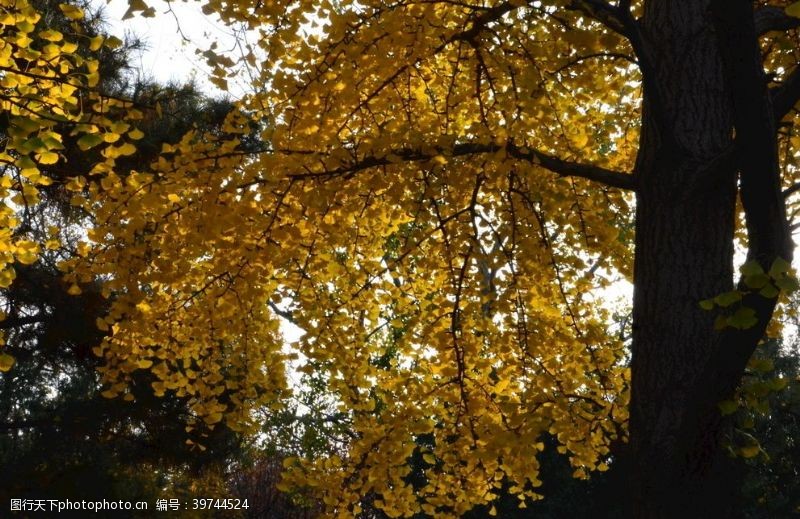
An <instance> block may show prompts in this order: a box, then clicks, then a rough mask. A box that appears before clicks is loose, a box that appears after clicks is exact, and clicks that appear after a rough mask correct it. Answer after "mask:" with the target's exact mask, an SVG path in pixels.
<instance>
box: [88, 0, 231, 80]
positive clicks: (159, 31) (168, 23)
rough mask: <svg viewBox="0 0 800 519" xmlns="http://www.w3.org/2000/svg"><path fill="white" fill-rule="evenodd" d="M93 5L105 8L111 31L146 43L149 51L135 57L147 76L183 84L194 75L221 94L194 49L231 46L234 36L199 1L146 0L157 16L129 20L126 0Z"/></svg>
mask: <svg viewBox="0 0 800 519" xmlns="http://www.w3.org/2000/svg"><path fill="white" fill-rule="evenodd" d="M93 4H94V5H96V6H99V7H102V8H103V9H104V10H105V15H106V19H107V22H108V24H109V32H110V33H111V34H113V35H114V36H117V37H118V38H120V39H122V38H123V36H124V35H125V34H131V35H136V36H138V37H139V38H141V39H143V40H144V41H145V42H146V44H147V49H146V51H145V52H143V53H141V54H140V55H138V56H135V57H134V63H133V65H134V66H136V68H137V69H139V70H140V71H141V73H142V74H143V75H144V76H145V77H147V76H150V77H152V78H154V79H156V80H158V81H159V82H163V83H166V82H169V81H175V82H178V83H182V82H185V81H187V80H188V79H189V78H191V77H193V76H194V77H195V79H196V80H197V83H198V85H199V86H201V87H202V88H203V90H206V91H207V92H210V93H214V94H217V93H221V92H220V90H218V89H217V88H216V87H214V86H213V85H212V84H211V83H209V82H208V81H207V79H206V77H207V75H208V74H207V72H206V67H205V64H204V62H203V59H202V57H198V56H197V55H196V54H195V52H194V51H195V49H196V48H198V47H200V48H202V49H206V48H208V45H209V44H210V43H211V42H212V41H219V42H220V49H224V48H225V44H226V43H227V44H229V46H232V44H233V41H234V38H233V35H232V32H231V30H230V29H228V28H226V27H225V26H224V25H222V24H221V23H214V21H213V20H212V19H211V18H210V17H208V16H206V15H205V14H203V13H202V11H201V10H200V6H201V5H202V4H201V3H200V2H196V1H188V2H184V1H182V2H166V1H164V0H147V4H148V5H150V6H151V7H153V8H154V9H155V11H156V16H155V17H154V18H143V17H142V16H140V15H139V14H137V15H135V16H133V17H131V18H128V19H127V20H122V17H123V16H124V15H125V12H126V11H127V10H128V2H127V0H107V1H106V0H94V2H93ZM187 40H188V41H187Z"/></svg>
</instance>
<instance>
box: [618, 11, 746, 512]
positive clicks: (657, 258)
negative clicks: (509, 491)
mask: <svg viewBox="0 0 800 519" xmlns="http://www.w3.org/2000/svg"><path fill="white" fill-rule="evenodd" d="M645 5H646V8H645V14H644V17H643V19H642V31H643V33H644V35H645V38H646V39H647V43H648V45H649V46H650V56H651V58H652V66H653V68H652V69H651V71H650V72H651V73H652V75H651V76H650V77H646V78H645V79H646V81H645V106H644V117H643V121H642V139H641V146H640V151H639V157H638V159H637V167H636V174H637V176H638V190H637V213H636V222H637V223H636V262H635V273H634V286H635V290H634V301H633V305H634V314H633V319H634V325H633V361H632V376H633V380H632V403H631V419H630V447H629V449H630V450H629V460H628V461H629V462H630V466H629V471H630V473H631V477H632V479H631V484H632V496H633V499H634V503H633V507H634V515H635V516H636V517H646V518H650V517H654V518H655V517H681V518H691V517H729V515H728V514H729V512H728V511H726V510H725V509H724V508H720V507H721V506H724V503H726V502H730V497H731V495H732V492H731V491H732V489H731V488H726V486H727V487H729V486H731V485H732V484H734V483H733V481H731V478H730V477H720V476H719V475H720V474H721V473H722V472H723V471H722V470H721V468H722V466H723V465H724V460H722V459H721V456H720V449H719V440H720V438H719V433H720V420H719V417H718V416H715V415H712V416H708V417H706V418H707V419H706V420H705V423H704V424H703V427H704V430H703V431H701V434H696V433H697V431H694V433H693V434H692V435H691V437H687V429H688V430H691V429H693V428H694V427H688V428H687V421H688V420H696V418H697V417H696V416H692V413H693V411H692V410H693V408H694V406H696V405H697V404H698V402H696V395H695V394H694V389H695V388H696V386H697V383H698V377H700V376H701V375H702V374H703V371H704V368H705V367H706V365H707V362H708V361H709V359H710V358H711V355H712V352H713V351H714V350H715V348H716V346H717V345H718V344H719V341H720V336H721V334H720V333H719V332H718V331H716V330H715V329H714V323H713V321H714V316H713V314H712V313H710V312H707V311H704V310H702V309H701V308H700V307H699V302H700V301H701V300H703V299H707V298H709V297H713V296H715V295H718V294H721V293H723V292H726V291H729V290H732V289H733V252H734V251H733V231H734V219H735V211H736V170H735V168H734V167H733V165H731V164H726V163H715V162H714V158H715V157H718V156H720V155H721V154H723V152H724V151H725V150H726V149H730V147H731V146H732V142H733V121H734V112H733V106H732V103H731V97H730V93H729V92H728V91H727V89H726V86H725V85H726V81H725V79H724V77H725V73H724V67H723V59H722V56H721V55H720V51H719V46H718V43H717V39H716V36H715V33H714V28H713V25H712V23H711V20H710V17H709V14H708V11H709V2H708V1H707V0H685V1H681V2H675V1H671V0H650V1H648V2H646V4H645ZM723 496H724V497H723ZM720 513H722V515H720Z"/></svg>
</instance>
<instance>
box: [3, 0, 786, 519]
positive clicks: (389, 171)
mask: <svg viewBox="0 0 800 519" xmlns="http://www.w3.org/2000/svg"><path fill="white" fill-rule="evenodd" d="M0 5H2V12H1V13H2V14H1V16H2V18H0V23H1V24H2V27H3V39H2V48H0V70H2V74H1V76H2V79H0V84H2V87H3V90H2V94H0V102H2V103H3V110H4V112H5V113H7V114H8V118H9V119H8V120H9V127H8V128H9V129H8V132H7V134H8V135H7V137H6V141H5V142H4V147H3V151H2V156H1V157H0V158H2V160H3V162H4V163H5V164H6V167H5V169H4V174H3V177H2V184H0V186H1V188H2V195H3V196H2V199H3V200H4V201H5V202H4V209H3V212H2V222H0V228H2V229H3V230H2V232H3V238H2V241H0V247H2V253H3V259H2V261H3V267H4V268H3V270H2V272H1V273H0V286H7V284H8V283H9V282H10V280H11V279H12V278H13V266H12V265H13V263H14V262H15V261H18V262H21V263H26V262H32V261H35V260H36V256H37V253H38V252H39V250H40V249H41V248H42V247H43V246H44V245H43V244H38V243H34V242H31V241H26V240H24V239H19V238H17V236H16V234H15V232H14V230H15V229H16V228H17V227H18V225H19V221H18V218H19V216H18V214H19V211H20V210H21V208H23V207H24V206H25V205H26V204H34V203H36V196H37V190H38V189H39V187H38V186H42V185H45V186H46V185H48V184H49V183H50V182H51V178H50V177H48V176H45V175H42V174H41V171H40V166H43V165H47V166H50V165H54V164H59V165H61V162H59V161H60V160H61V157H60V156H59V150H60V149H61V147H62V143H63V141H64V139H67V138H69V139H77V143H78V145H79V146H80V147H81V148H85V149H90V148H94V147H98V148H101V149H102V153H101V154H100V155H99V162H98V163H97V164H96V165H95V166H94V168H93V170H91V171H87V172H72V174H71V176H70V177H69V179H68V180H67V181H64V182H65V183H66V187H67V189H70V190H72V191H74V192H75V198H74V200H73V201H74V203H75V204H76V205H80V206H82V207H83V208H84V209H85V210H86V211H87V212H88V213H89V214H91V215H92V217H93V221H94V226H93V227H92V228H91V229H89V230H88V233H87V239H86V241H85V243H84V244H83V245H82V246H81V247H80V248H79V249H78V250H77V251H76V252H77V255H76V257H75V258H73V259H72V260H70V261H68V262H66V263H65V264H64V265H63V268H64V270H65V271H66V272H67V277H68V279H69V280H70V283H73V289H74V290H75V291H78V290H80V286H81V284H82V283H87V282H90V281H93V280H102V281H103V290H104V292H105V295H106V296H108V297H110V298H111V299H112V310H111V312H110V314H109V315H108V316H107V317H106V318H105V319H102V320H100V321H99V322H98V326H99V327H100V328H101V329H104V330H106V329H107V330H109V332H110V333H109V336H108V339H107V340H106V341H105V342H104V343H103V344H101V345H98V347H97V348H96V353H97V354H98V355H100V356H103V357H104V358H105V360H106V364H105V366H104V367H103V368H102V370H103V377H104V380H105V382H106V383H107V386H108V388H107V391H106V393H104V394H105V395H106V396H109V397H115V396H122V397H124V396H125V395H126V394H127V389H128V388H127V381H128V379H129V376H130V374H131V373H133V372H134V371H136V370H149V371H150V372H152V374H153V375H154V376H155V382H154V383H153V384H152V386H153V391H154V392H155V393H156V394H157V395H163V394H165V393H166V392H174V393H175V394H177V395H178V396H182V397H186V398H187V399H188V400H189V402H190V403H191V407H192V411H193V412H194V414H195V416H194V418H193V419H192V422H191V423H190V424H189V427H188V428H189V429H190V430H202V428H203V427H213V426H215V424H218V423H220V422H225V423H226V424H228V425H229V426H231V427H233V428H235V429H243V430H250V429H252V428H253V427H254V425H255V424H254V423H253V419H254V410H256V409H263V408H271V409H279V408H280V407H281V406H282V405H283V403H284V402H286V401H288V400H289V399H290V398H291V397H292V389H291V385H290V384H289V383H288V382H287V377H288V376H289V375H290V371H291V370H290V369H289V365H290V363H292V362H293V361H297V362H299V364H300V366H301V367H300V368H299V369H300V370H301V371H302V370H303V369H307V368H304V367H303V366H304V365H305V366H311V365H312V364H313V366H315V368H314V369H322V370H324V378H325V380H326V383H327V387H326V391H328V392H329V394H330V395H332V396H333V398H334V399H335V401H336V402H337V404H338V406H339V408H340V409H339V410H340V411H341V412H343V413H345V414H346V415H347V417H348V420H349V421H350V424H351V429H352V433H353V434H352V437H351V438H350V439H349V441H348V442H347V443H346V444H345V445H342V446H341V449H340V450H339V452H338V453H337V454H335V455H333V454H332V455H330V456H328V457H323V458H318V459H313V460H289V461H287V463H286V467H287V468H288V469H290V470H289V473H288V475H287V479H286V485H292V486H297V487H302V488H308V489H311V490H312V491H314V492H318V493H319V495H320V496H321V498H322V499H323V500H324V502H325V504H326V505H328V509H329V511H330V512H331V513H332V514H333V515H336V516H341V517H350V516H352V515H354V514H356V513H357V512H358V509H359V501H360V499H361V497H362V496H365V495H367V494H370V495H376V496H379V498H378V500H377V501H376V505H377V506H378V507H380V508H381V509H383V510H384V511H385V512H386V513H387V514H388V515H389V516H392V517H400V516H406V517H408V516H411V515H412V514H414V513H418V512H425V513H427V514H430V515H433V516H438V517H452V516H458V515H459V514H461V513H463V512H466V511H468V510H470V509H472V508H473V507H474V506H476V505H479V504H485V503H489V502H491V501H492V500H493V498H494V497H495V496H496V494H497V492H498V489H499V488H500V486H501V482H503V481H509V482H511V483H512V486H511V488H510V491H511V492H512V493H514V494H518V495H519V496H520V499H521V501H524V500H525V499H527V498H538V497H539V496H538V494H537V490H536V489H537V487H538V486H539V485H540V484H541V482H540V480H539V479H538V474H539V468H538V464H537V461H536V456H537V453H538V452H540V451H541V450H542V449H543V444H542V438H543V436H544V435H545V434H551V435H553V436H555V437H556V438H557V440H558V442H559V445H560V450H562V451H564V452H567V453H569V456H570V460H571V463H572V465H573V466H574V468H575V474H576V476H578V477H583V476H585V475H586V474H587V473H588V472H589V471H592V470H605V469H607V468H608V467H607V465H606V464H605V463H604V460H605V459H606V456H607V454H608V453H609V446H610V444H611V442H613V441H617V440H622V439H624V437H625V425H624V424H625V422H626V420H627V405H628V380H629V373H628V369H627V368H626V367H625V356H626V350H625V348H624V345H623V340H622V338H621V337H620V336H619V334H618V332H617V331H616V330H614V329H612V325H611V322H612V314H611V312H612V309H611V308H609V307H608V305H606V304H604V303H603V302H602V295H603V292H602V290H603V289H605V288H608V287H609V286H610V284H611V282H612V279H613V278H615V277H617V276H620V275H621V276H626V277H627V276H630V272H631V269H632V265H631V263H632V256H631V241H632V226H631V220H632V215H631V212H632V210H631V205H632V199H631V197H630V196H629V195H628V194H626V193H625V190H626V189H628V188H630V187H631V185H632V176H631V175H630V174H628V173H627V172H630V171H632V169H633V160H634V158H635V152H636V144H637V141H638V138H639V127H638V121H639V114H640V110H641V106H640V104H641V84H640V71H639V68H638V67H637V66H636V59H635V58H634V56H633V53H632V50H631V49H630V48H629V45H628V43H627V42H626V41H625V40H624V39H623V38H621V37H620V36H618V35H617V34H616V33H615V32H614V31H612V30H610V29H609V28H608V26H607V25H608V24H605V25H604V24H603V23H601V21H602V19H603V16H602V13H600V12H597V11H595V10H593V9H594V8H593V6H594V5H595V2H592V1H586V2H573V1H567V0H552V1H549V0H543V1H535V2H525V1H522V0H509V1H496V0H476V1H474V2H450V1H435V0H430V1H422V2H416V1H407V2H406V1H399V2H384V1H378V0H375V1H372V0H361V1H357V2H356V1H351V0H342V1H337V2H329V1H325V0H319V1H317V0H315V1H308V0H303V1H291V2H289V1H284V2H275V1H271V2H262V1H259V2H255V1H252V2H248V1H237V2H221V1H218V0H212V1H209V2H206V3H205V8H204V9H205V10H206V12H207V13H209V14H211V13H215V14H218V15H219V16H220V17H221V18H222V20H223V21H225V22H226V23H231V24H233V23H243V24H245V25H246V27H247V28H248V29H249V30H251V31H254V32H255V34H257V35H258V38H254V39H253V41H254V42H255V43H253V44H252V47H246V48H245V49H246V51H245V53H244V55H243V56H241V60H242V62H241V64H243V65H244V66H247V67H249V69H250V72H251V74H252V77H253V92H254V93H253V94H250V95H248V96H246V97H244V98H243V99H242V100H241V101H240V102H239V103H238V105H237V108H236V109H235V110H234V111H233V112H231V114H230V115H229V116H228V119H227V122H226V125H225V127H224V128H222V131H221V132H214V133H203V132H200V131H197V132H190V133H189V134H187V135H185V136H183V138H182V139H181V141H180V142H179V143H178V144H176V145H174V146H165V147H164V149H163V150H162V153H161V155H160V157H159V158H158V160H157V161H155V162H154V163H152V164H151V166H150V167H149V168H148V169H147V170H144V171H133V172H131V173H130V174H125V175H121V174H118V171H116V170H115V163H116V161H117V159H119V158H120V157H124V156H127V155H131V154H133V153H135V151H136V145H135V141H136V140H137V139H138V138H141V137H142V135H141V132H139V131H138V130H136V128H135V124H136V120H138V119H139V118H141V117H142V114H141V113H140V112H138V111H137V110H134V109H132V107H131V106H128V105H126V104H125V103H124V102H122V101H118V100H114V99H108V98H103V97H101V96H99V95H97V94H94V93H93V86H94V85H95V84H96V83H97V81H98V78H97V76H96V71H97V64H96V63H95V62H92V61H90V60H85V59H82V58H81V57H80V56H79V55H78V54H76V53H75V52H74V51H75V48H76V47H75V43H74V42H73V41H72V40H74V39H76V38H81V35H80V34H61V33H56V32H54V31H50V30H47V29H44V30H40V29H38V28H37V26H36V23H37V21H38V16H39V15H38V14H37V13H36V12H35V11H34V10H33V9H32V8H31V7H29V6H28V5H27V4H26V3H25V2H24V1H22V0H16V1H14V2H9V1H6V0H3V1H2V4H0ZM131 5H132V6H133V5H134V4H133V3H132V4H131ZM136 6H137V8H136V9H134V12H137V11H145V10H146V9H148V6H147V5H146V4H145V3H144V2H136ZM634 8H636V6H634ZM64 9H66V10H69V13H72V14H71V15H70V16H75V17H76V18H78V17H80V16H81V13H80V12H79V11H78V10H77V9H75V8H72V7H70V6H66V5H65V6H64ZM66 10H65V12H68V11H66ZM598 20H601V21H598ZM110 43H112V44H113V42H108V41H106V42H103V41H97V42H92V43H91V45H108V44H110ZM768 52H769V54H768V60H769V62H770V63H771V64H772V66H773V68H774V69H776V70H777V69H780V67H781V66H782V64H789V63H794V62H795V61H796V60H797V56H796V49H793V48H790V47H789V48H787V47H786V46H783V47H781V46H780V45H776V46H774V47H770V49H769V51H768ZM205 55H206V58H207V59H208V61H209V63H210V64H211V65H212V67H214V76H215V78H216V80H215V81H216V82H217V83H218V84H220V85H222V84H224V81H225V76H226V69H227V68H228V67H229V66H231V65H233V61H232V59H233V58H232V57H228V56H222V55H218V54H216V53H215V52H214V51H213V50H209V51H208V52H207V53H206V54H205ZM54 128H58V129H59V130H58V131H56V130H55V129H54ZM59 132H61V133H59ZM797 139H798V137H797V136H792V137H791V138H790V139H787V140H786V141H785V144H784V146H785V147H786V150H787V153H789V154H796V153H797V146H798V142H797ZM246 141H248V142H252V141H257V142H258V143H259V144H258V149H254V148H253V146H252V145H246V144H245V142H246ZM63 167H64V168H69V164H63ZM54 239H57V237H54ZM54 246H57V244H56V245H54ZM285 319H288V320H290V321H291V322H292V323H293V324H294V325H296V326H297V327H299V328H300V329H301V330H302V331H303V332H304V334H303V335H302V337H301V338H300V339H299V340H298V341H297V342H295V343H291V344H287V343H286V341H285V340H284V337H283V336H282V333H281V321H282V320H285ZM379 359H388V363H387V362H379ZM309 360H310V361H313V363H312V362H308V363H306V361H309ZM423 435H425V436H427V437H432V438H433V443H432V445H433V447H430V448H428V447H420V444H419V443H418V442H417V440H418V438H419V437H421V436H423ZM417 449H423V450H424V452H422V457H423V459H424V461H425V464H426V469H425V477H426V483H425V485H424V487H422V488H418V489H415V488H412V486H411V484H410V483H408V482H407V480H406V476H407V475H408V473H409V470H410V467H409V465H408V463H407V462H406V460H407V458H408V457H409V456H410V455H411V454H412V453H413V452H415V450H417Z"/></svg>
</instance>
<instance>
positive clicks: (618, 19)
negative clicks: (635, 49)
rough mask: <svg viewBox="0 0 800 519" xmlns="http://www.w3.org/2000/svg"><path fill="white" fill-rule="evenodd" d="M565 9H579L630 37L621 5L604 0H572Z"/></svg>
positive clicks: (622, 34) (621, 34)
mask: <svg viewBox="0 0 800 519" xmlns="http://www.w3.org/2000/svg"><path fill="white" fill-rule="evenodd" d="M567 9H570V10H572V11H579V12H581V13H583V14H585V15H586V16H588V17H589V18H591V19H593V20H597V21H598V22H600V23H602V24H603V25H605V26H606V27H608V28H609V29H611V30H612V31H614V32H616V33H617V34H619V35H620V36H624V37H625V38H628V39H630V34H629V28H628V24H627V21H626V20H625V17H624V14H625V13H624V11H623V9H622V6H620V7H615V6H613V5H611V4H609V3H607V2H605V1H604V0H572V2H570V3H569V4H567Z"/></svg>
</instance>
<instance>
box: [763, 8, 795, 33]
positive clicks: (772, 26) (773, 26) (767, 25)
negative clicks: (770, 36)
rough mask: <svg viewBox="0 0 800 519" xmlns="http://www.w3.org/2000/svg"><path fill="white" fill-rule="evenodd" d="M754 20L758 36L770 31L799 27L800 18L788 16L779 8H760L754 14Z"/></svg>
mask: <svg viewBox="0 0 800 519" xmlns="http://www.w3.org/2000/svg"><path fill="white" fill-rule="evenodd" d="M754 19H755V27H756V34H757V35H758V36H763V35H765V34H766V33H768V32H771V31H787V30H789V29H795V28H797V27H800V18H795V17H793V16H789V15H788V14H786V11H785V10H783V9H781V8H780V7H774V6H765V7H762V8H760V9H758V10H757V11H756V12H755V15H754Z"/></svg>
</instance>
